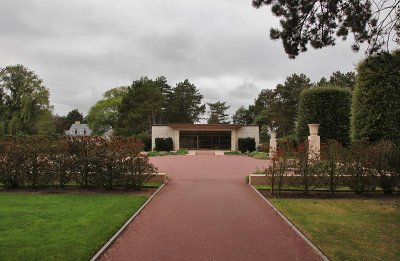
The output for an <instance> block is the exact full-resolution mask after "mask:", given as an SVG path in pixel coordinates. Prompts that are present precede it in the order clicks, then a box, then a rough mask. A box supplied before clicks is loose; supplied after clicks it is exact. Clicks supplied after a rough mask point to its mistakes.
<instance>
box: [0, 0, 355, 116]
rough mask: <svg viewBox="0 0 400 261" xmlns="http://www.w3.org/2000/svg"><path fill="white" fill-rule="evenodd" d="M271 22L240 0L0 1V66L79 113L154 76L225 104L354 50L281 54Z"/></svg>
mask: <svg viewBox="0 0 400 261" xmlns="http://www.w3.org/2000/svg"><path fill="white" fill-rule="evenodd" d="M277 22H278V21H277V19H275V18H273V17H271V13H270V11H269V10H268V9H267V8H264V9H259V10H256V9H254V8H253V7H252V6H251V3H250V1H241V0H240V1H239V0H235V1H233V0H221V1H204V0H192V1H181V0H179V1H178V0H170V1H163V0H137V1H129V0H121V1H118V3H115V2H112V1H106V0H86V1H79V0H71V1H64V0H20V1H15V0H2V1H1V2H0V31H1V32H2V33H1V34H0V67H5V66H7V65H10V64H17V63H21V64H24V65H26V66H28V67H29V68H30V69H32V70H34V71H36V72H37V73H38V74H39V76H40V77H41V78H43V80H44V82H45V84H46V85H47V87H49V88H50V93H51V102H52V103H53V105H54V107H55V111H56V112H57V113H59V114H65V113H67V112H68V111H69V110H71V109H72V108H78V109H80V110H81V111H83V112H85V113H86V112H87V111H88V109H89V108H90V106H91V105H93V104H94V103H95V102H96V101H97V99H99V98H100V97H101V95H102V93H103V92H104V91H106V90H107V89H110V88H112V87H116V86H121V85H127V84H130V83H131V82H132V81H133V80H135V79H138V78H139V77H141V76H149V77H152V78H154V77H157V76H160V75H164V76H166V77H167V79H168V80H169V83H170V84H171V85H175V84H176V83H177V82H179V81H182V80H184V79H186V78H188V79H189V80H190V81H192V82H194V83H195V84H196V86H198V88H199V89H200V91H201V92H202V93H203V94H204V96H205V100H206V101H217V100H222V101H224V100H227V101H228V103H229V104H230V105H231V111H234V110H236V109H237V107H239V106H240V105H245V106H247V105H248V104H250V103H251V102H252V101H253V100H254V98H255V97H256V96H257V94H258V92H259V91H260V90H261V89H263V88H273V87H274V86H275V85H276V83H278V82H283V81H284V79H285V77H286V76H288V75H290V74H292V73H301V72H303V73H305V74H307V75H309V76H310V77H311V78H312V79H313V80H314V81H316V80H318V79H319V78H321V77H322V76H325V77H326V76H329V75H330V74H331V73H332V72H333V71H336V70H341V71H348V70H352V69H353V68H354V64H355V63H356V62H357V61H358V60H359V59H360V58H361V57H362V53H358V54H354V53H352V52H351V50H350V46H349V45H350V42H346V43H344V44H342V43H338V45H337V46H335V47H334V48H328V49H323V50H310V51H309V52H307V53H305V54H302V55H301V56H299V57H298V58H297V59H296V60H289V59H288V58H287V56H286V54H285V53H284V51H283V48H282V46H281V43H280V42H274V41H271V40H269V36H268V30H269V27H271V26H276V24H277ZM245 79H249V80H248V81H247V82H246V83H245V84H244V80H245Z"/></svg>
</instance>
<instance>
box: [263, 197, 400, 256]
mask: <svg viewBox="0 0 400 261" xmlns="http://www.w3.org/2000/svg"><path fill="white" fill-rule="evenodd" d="M270 201H271V202H272V203H273V204H274V205H275V206H276V207H277V208H278V209H279V210H280V211H281V212H282V213H283V214H284V215H285V216H286V217H287V218H288V219H289V220H290V221H292V222H293V223H294V224H295V225H296V226H297V227H298V228H299V229H300V230H301V231H302V232H303V233H304V234H305V235H306V236H307V237H308V238H309V239H310V240H311V241H313V242H314V243H315V244H316V245H317V246H318V247H319V248H320V249H321V250H322V251H323V252H324V253H325V254H326V255H327V256H328V257H329V258H330V259H332V260H399V257H400V245H399V237H400V205H399V202H398V201H396V200H370V199H368V200H365V199H281V198H279V199H278V198H276V199H270Z"/></svg>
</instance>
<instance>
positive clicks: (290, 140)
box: [277, 134, 297, 148]
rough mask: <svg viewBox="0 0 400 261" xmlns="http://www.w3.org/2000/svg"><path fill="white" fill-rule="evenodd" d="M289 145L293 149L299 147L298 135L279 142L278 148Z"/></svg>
mask: <svg viewBox="0 0 400 261" xmlns="http://www.w3.org/2000/svg"><path fill="white" fill-rule="evenodd" d="M288 143H289V144H291V145H292V146H293V148H295V147H297V135H296V134H292V135H287V136H283V137H282V138H279V139H278V140H277V146H278V147H279V146H287V144H288Z"/></svg>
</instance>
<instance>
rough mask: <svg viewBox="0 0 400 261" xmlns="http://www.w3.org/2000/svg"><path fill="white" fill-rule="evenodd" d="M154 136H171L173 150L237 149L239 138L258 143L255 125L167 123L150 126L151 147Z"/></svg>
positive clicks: (258, 135) (257, 131)
mask: <svg viewBox="0 0 400 261" xmlns="http://www.w3.org/2000/svg"><path fill="white" fill-rule="evenodd" d="M156 138H172V140H173V142H174V150H178V149H181V148H182V149H189V150H237V149H238V147H237V143H238V139H239V138H254V139H255V142H256V147H257V146H258V145H259V143H260V134H259V127H258V126H257V125H239V124H185V123H176V124H167V125H153V126H152V149H154V147H155V139H156Z"/></svg>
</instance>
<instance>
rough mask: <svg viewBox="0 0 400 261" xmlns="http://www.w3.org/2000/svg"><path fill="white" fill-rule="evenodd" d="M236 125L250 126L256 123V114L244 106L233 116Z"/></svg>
mask: <svg viewBox="0 0 400 261" xmlns="http://www.w3.org/2000/svg"><path fill="white" fill-rule="evenodd" d="M232 121H233V123H234V124H242V125H249V124H252V123H253V122H254V114H253V112H252V111H251V109H250V108H249V109H246V108H245V107H244V106H240V108H239V109H237V110H236V112H235V114H234V115H233V116H232Z"/></svg>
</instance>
